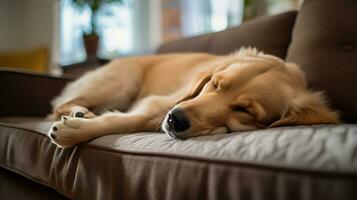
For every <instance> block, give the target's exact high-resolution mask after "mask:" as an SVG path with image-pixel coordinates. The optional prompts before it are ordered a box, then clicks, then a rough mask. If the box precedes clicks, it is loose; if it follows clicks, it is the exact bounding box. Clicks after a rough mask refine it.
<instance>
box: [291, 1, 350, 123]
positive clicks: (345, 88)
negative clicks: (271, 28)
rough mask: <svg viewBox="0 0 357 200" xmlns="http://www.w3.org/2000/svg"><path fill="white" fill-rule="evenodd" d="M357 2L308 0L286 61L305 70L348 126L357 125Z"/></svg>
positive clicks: (295, 28)
mask: <svg viewBox="0 0 357 200" xmlns="http://www.w3.org/2000/svg"><path fill="white" fill-rule="evenodd" d="M356 11H357V1H352V0H338V1H336V0H305V1H304V3H303V5H302V7H301V10H300V12H299V15H298V16H297V19H296V25H295V27H294V31H293V36H292V41H291V45H290V47H289V51H288V56H287V60H288V61H290V62H295V63H297V64H299V65H300V66H302V67H303V69H304V71H305V72H306V75H307V80H308V82H309V85H310V87H311V88H313V89H318V90H324V91H325V92H326V95H327V96H328V99H329V100H330V104H331V105H332V106H333V107H334V108H335V109H337V110H339V111H341V114H342V117H343V120H344V121H345V122H354V123H356V122H357V81H356V80H357V12H356Z"/></svg>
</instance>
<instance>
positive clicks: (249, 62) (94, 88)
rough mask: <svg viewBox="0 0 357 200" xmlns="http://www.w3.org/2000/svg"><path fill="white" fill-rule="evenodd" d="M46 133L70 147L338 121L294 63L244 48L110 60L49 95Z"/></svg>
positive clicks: (320, 95)
mask: <svg viewBox="0 0 357 200" xmlns="http://www.w3.org/2000/svg"><path fill="white" fill-rule="evenodd" d="M52 103H53V107H54V108H53V114H52V117H54V118H57V119H59V118H61V119H60V121H57V122H55V123H54V124H53V126H52V127H51V129H50V130H49V133H48V137H49V138H50V139H51V141H52V142H53V143H55V144H57V145H58V146H60V147H69V146H73V145H76V144H78V143H80V142H83V141H87V140H90V139H93V138H96V137H99V136H102V135H107V134H120V133H133V132H142V131H160V130H163V131H164V132H166V133H167V134H168V135H169V136H171V137H172V138H180V139H184V138H187V137H192V136H201V135H211V134H220V133H228V132H233V131H243V130H254V129H260V128H267V127H277V126H287V125H312V124H330V123H333V124H335V123H339V119H338V114H337V112H335V111H333V110H331V109H330V108H329V107H328V106H327V105H326V102H325V100H324V97H323V95H322V93H321V92H311V91H309V90H308V89H307V86H306V81H305V77H304V74H303V72H302V71H301V70H300V68H299V67H298V66H297V65H295V64H292V63H285V62H284V61H283V60H281V59H279V58H277V57H275V56H272V55H267V54H264V53H262V52H258V51H257V50H256V49H251V48H249V49H241V50H240V51H238V52H235V53H233V54H231V55H226V56H217V55H211V54H205V53H182V54H164V55H152V56H142V57H131V58H124V59H118V60H115V61H112V62H111V63H109V64H107V65H106V66H103V67H101V68H99V69H97V70H95V71H92V72H89V73H87V74H85V75H84V76H83V77H81V78H80V79H78V80H76V81H74V82H73V83H71V84H69V85H68V86H67V87H66V88H65V89H64V91H63V92H62V94H61V95H60V96H59V97H57V98H56V99H54V100H53V102H52Z"/></svg>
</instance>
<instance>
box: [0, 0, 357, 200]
mask: <svg viewBox="0 0 357 200" xmlns="http://www.w3.org/2000/svg"><path fill="white" fill-rule="evenodd" d="M355 11H357V1H352V0H339V1H336V0H305V1H304V3H303V5H302V7H301V9H300V10H299V12H296V11H291V12H287V13H283V14H279V15H275V16H266V17H262V18H258V19H254V20H251V21H249V22H247V23H245V24H243V25H241V26H239V27H234V28H230V29H227V30H224V31H221V32H217V33H211V34H206V35H201V36H196V37H191V38H184V39H180V40H177V41H173V42H169V43H166V44H163V45H162V46H160V47H159V49H158V50H157V53H169V52H188V51H191V52H193V51H197V52H210V53H215V54H226V53H230V52H232V51H234V50H236V49H239V48H240V47H242V46H255V47H257V48H258V49H260V50H262V51H264V52H265V53H270V54H273V55H276V56H278V57H280V58H283V59H286V60H287V61H291V62H295V63H297V64H299V65H300V66H301V67H302V68H303V69H304V70H305V72H306V74H307V80H308V82H309V86H310V88H311V89H316V90H317V89H318V90H324V91H325V93H326V95H327V96H328V98H329V100H330V101H329V103H330V105H331V106H332V107H333V108H334V109H337V110H339V111H340V113H341V119H342V120H343V123H342V124H339V125H314V126H293V127H280V128H271V129H262V130H255V131H244V132H236V133H230V134H224V135H213V136H202V137H196V138H190V139H187V140H175V139H171V138H170V137H168V136H166V135H165V134H162V133H146V132H144V133H136V134H120V135H119V134H118V135H108V136H103V137H99V138H97V139H94V140H92V141H89V142H86V143H82V144H80V145H77V146H75V147H71V148H66V149H61V148H58V147H56V146H55V145H53V144H52V143H51V142H50V141H49V139H48V138H47V137H46V133H47V131H48V129H49V127H50V125H51V123H52V122H50V121H47V120H45V118H44V117H45V116H46V114H48V113H49V112H50V110H51V108H50V104H49V102H50V100H51V99H52V98H53V97H54V96H56V95H57V94H58V93H59V92H60V91H61V89H62V88H63V87H64V86H65V84H67V83H68V82H70V81H72V79H70V78H64V77H55V76H51V75H44V74H38V73H28V72H27V73H26V72H19V71H13V70H5V69H3V70H1V71H0V97H1V99H0V199H67V198H70V199H105V200H107V199H108V200H109V199H152V200H156V199H178V200H179V199H212V200H213V199H244V200H250V199H254V200H260V199H272V200H285V199H289V200H293V199H297V200H302V199H304V200H305V199H311V200H312V199H324V200H335V199H341V200H342V199H343V200H349V199H351V200H352V199H357V124H356V123H357V80H356V78H357V37H356V36H357V12H355Z"/></svg>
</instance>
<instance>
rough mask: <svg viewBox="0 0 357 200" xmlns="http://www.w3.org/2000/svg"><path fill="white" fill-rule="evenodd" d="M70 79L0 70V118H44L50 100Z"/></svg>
mask: <svg viewBox="0 0 357 200" xmlns="http://www.w3.org/2000/svg"><path fill="white" fill-rule="evenodd" d="M70 80H71V79H69V78H64V77H61V78H60V77H55V76H49V75H45V74H40V73H34V72H24V71H16V70H10V69H7V70H6V69H0V86H1V87H0V97H1V98H0V111H1V112H0V116H16V115H21V116H44V115H46V114H48V113H50V112H51V105H50V102H51V100H52V99H53V98H54V97H55V96H56V95H58V94H59V92H60V91H61V89H62V88H63V87H64V86H65V84H66V83H68V82H69V81H70Z"/></svg>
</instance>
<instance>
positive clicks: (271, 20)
mask: <svg viewBox="0 0 357 200" xmlns="http://www.w3.org/2000/svg"><path fill="white" fill-rule="evenodd" d="M295 16H296V11H290V12H286V13H283V14H279V15H275V16H268V17H260V18H257V19H254V20H251V21H249V22H247V23H244V24H243V25H241V26H238V27H234V28H229V29H227V30H224V31H220V32H216V33H211V34H206V35H201V36H196V37H190V38H184V39H179V40H176V41H172V42H168V43H165V44H163V45H161V46H160V47H159V49H158V51H157V52H158V53H170V52H207V53H214V54H228V53H231V52H233V51H235V50H238V49H239V48H241V47H248V46H251V47H257V48H258V49H259V50H261V51H263V52H265V53H269V54H273V55H276V56H278V57H280V58H285V57H286V52H287V49H288V46H289V44H290V40H291V33H292V29H293V26H294V23H295Z"/></svg>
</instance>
